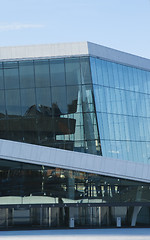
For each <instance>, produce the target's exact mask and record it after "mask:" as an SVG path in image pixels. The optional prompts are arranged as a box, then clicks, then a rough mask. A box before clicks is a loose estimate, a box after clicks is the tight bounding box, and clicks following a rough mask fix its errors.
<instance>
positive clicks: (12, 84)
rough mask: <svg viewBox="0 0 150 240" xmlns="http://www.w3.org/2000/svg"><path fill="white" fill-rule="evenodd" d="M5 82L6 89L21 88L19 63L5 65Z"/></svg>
mask: <svg viewBox="0 0 150 240" xmlns="http://www.w3.org/2000/svg"><path fill="white" fill-rule="evenodd" d="M4 80H5V88H6V89H14V88H19V74H18V63H16V62H8V63H7V62H5V63H4Z"/></svg>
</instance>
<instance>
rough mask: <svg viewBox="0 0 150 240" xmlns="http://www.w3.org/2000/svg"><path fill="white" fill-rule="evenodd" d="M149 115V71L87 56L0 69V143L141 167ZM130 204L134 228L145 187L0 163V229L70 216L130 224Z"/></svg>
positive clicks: (143, 211)
mask: <svg viewBox="0 0 150 240" xmlns="http://www.w3.org/2000/svg"><path fill="white" fill-rule="evenodd" d="M149 109H150V72H149V71H145V70H142V69H137V68H135V67H129V66H125V65H121V64H117V63H114V62H110V61H106V60H102V59H99V58H94V57H67V58H58V59H57V58H55V59H34V60H22V61H21V60H20V61H10V62H6V61H4V62H1V63H0V139H6V140H13V141H19V142H24V143H31V144H38V145H41V146H48V147H54V148H60V149H66V150H71V151H78V152H83V153H90V154H95V155H102V156H104V157H111V158H118V159H122V160H129V161H134V162H142V163H146V164H147V163H149V162H150V113H149ZM135 206H137V207H138V208H139V209H138V210H137V212H138V216H137V217H136V222H137V224H138V223H139V225H140V226H141V224H150V186H149V183H142V182H138V181H131V180H126V179H120V178H115V177H109V176H102V175H97V174H93V173H86V172H80V171H73V170H66V169H61V168H54V167H48V166H40V165H35V164H34V165H32V164H27V163H22V162H15V161H10V160H4V159H0V227H4V228H6V227H9V226H10V227H13V226H19V224H23V225H28V226H44V227H60V226H68V224H69V219H70V218H71V217H72V216H73V218H74V219H75V225H76V226H97V227H99V226H115V224H116V218H117V216H121V218H122V223H123V224H124V226H131V221H132V217H133V216H134V207H135ZM141 206H142V207H141ZM133 218H134V217H133Z"/></svg>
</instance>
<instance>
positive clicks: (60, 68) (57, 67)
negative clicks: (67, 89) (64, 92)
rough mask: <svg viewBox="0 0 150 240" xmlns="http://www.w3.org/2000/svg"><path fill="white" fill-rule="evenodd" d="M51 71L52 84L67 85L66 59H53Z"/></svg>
mask: <svg viewBox="0 0 150 240" xmlns="http://www.w3.org/2000/svg"><path fill="white" fill-rule="evenodd" d="M50 73H51V85H52V86H64V85H65V65H64V59H58V60H51V61H50Z"/></svg>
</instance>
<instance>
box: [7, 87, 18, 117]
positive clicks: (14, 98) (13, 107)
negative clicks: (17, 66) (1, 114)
mask: <svg viewBox="0 0 150 240" xmlns="http://www.w3.org/2000/svg"><path fill="white" fill-rule="evenodd" d="M5 95H6V111H7V115H8V116H9V117H15V116H16V115H20V116H21V108H20V93H19V90H7V91H6V92H5Z"/></svg>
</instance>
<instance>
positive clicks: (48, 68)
mask: <svg viewBox="0 0 150 240" xmlns="http://www.w3.org/2000/svg"><path fill="white" fill-rule="evenodd" d="M0 139H8V140H14V141H20V142H25V143H32V144H39V145H43V146H49V147H55V148H61V149H67V150H72V151H79V152H86V153H92V154H97V155H100V154H101V148H100V140H99V133H98V127H97V121H96V113H95V107H94V96H93V87H92V80H91V73H90V62H89V58H87V57H81V58H65V59H64V58H63V59H44V60H34V61H33V60H29V61H26V60H25V61H16V62H14V61H12V62H2V63H0Z"/></svg>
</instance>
